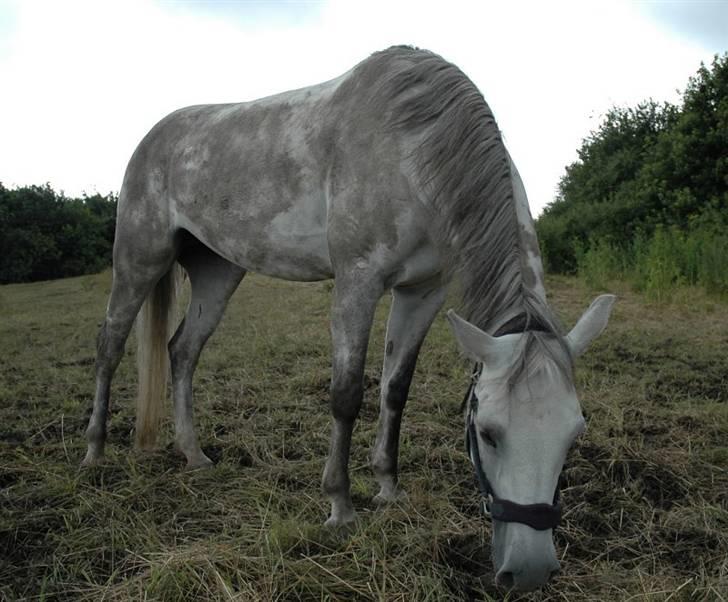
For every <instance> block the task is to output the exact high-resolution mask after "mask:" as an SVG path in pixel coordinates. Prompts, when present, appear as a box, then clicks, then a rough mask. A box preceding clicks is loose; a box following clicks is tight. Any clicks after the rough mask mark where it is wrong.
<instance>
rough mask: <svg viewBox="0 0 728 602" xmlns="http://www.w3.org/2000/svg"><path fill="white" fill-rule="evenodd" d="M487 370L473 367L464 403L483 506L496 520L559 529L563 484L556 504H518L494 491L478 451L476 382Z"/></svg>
mask: <svg viewBox="0 0 728 602" xmlns="http://www.w3.org/2000/svg"><path fill="white" fill-rule="evenodd" d="M482 370H483V366H482V364H475V366H474V367H473V378H472V380H471V382H470V387H469V388H468V392H467V393H466V394H465V399H464V400H463V401H464V403H466V404H468V426H467V430H466V434H465V446H466V449H467V451H468V456H470V461H471V462H472V463H473V468H474V469H475V478H476V480H477V482H478V489H479V490H480V495H481V496H482V497H483V500H482V501H481V507H482V509H483V513H484V514H485V515H486V516H490V517H491V518H492V519H493V520H499V521H502V522H505V523H523V524H524V525H528V526H529V527H533V528H534V529H536V530H538V531H544V530H546V529H555V528H556V527H557V526H558V525H559V523H560V522H561V503H560V501H559V487H558V485H557V486H556V491H555V493H554V501H553V503H552V504H517V503H516V502H511V501H510V500H505V499H503V498H499V497H498V496H497V495H496V494H495V492H494V491H493V486H492V485H491V484H490V481H489V480H488V477H487V476H486V474H485V471H484V470H483V465H482V463H481V462H480V453H479V451H478V436H477V434H476V431H475V413H476V412H477V411H478V398H477V396H476V395H475V383H476V382H478V378H479V377H480V373H481V372H482Z"/></svg>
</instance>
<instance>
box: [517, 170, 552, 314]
mask: <svg viewBox="0 0 728 602" xmlns="http://www.w3.org/2000/svg"><path fill="white" fill-rule="evenodd" d="M511 178H512V180H513V201H514V203H515V205H516V216H517V218H518V239H519V243H520V245H521V251H522V254H523V255H522V261H523V265H522V271H523V279H524V286H525V287H526V288H527V289H529V290H530V291H532V292H533V293H534V294H535V295H536V296H537V297H539V298H540V299H541V300H542V301H543V302H544V303H546V289H545V288H544V274H543V264H542V263H541V251H540V250H539V248H538V238H537V237H536V228H535V227H534V225H533V218H532V217H531V210H530V209H529V207H528V197H526V189H525V187H524V186H523V181H522V180H521V176H520V174H519V173H518V170H517V169H516V166H515V164H514V163H513V160H512V159H511Z"/></svg>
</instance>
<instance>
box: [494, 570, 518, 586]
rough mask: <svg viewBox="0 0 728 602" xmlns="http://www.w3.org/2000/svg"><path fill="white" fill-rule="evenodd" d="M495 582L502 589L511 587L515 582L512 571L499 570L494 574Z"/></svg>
mask: <svg viewBox="0 0 728 602" xmlns="http://www.w3.org/2000/svg"><path fill="white" fill-rule="evenodd" d="M495 582H496V583H497V584H498V585H499V586H500V587H502V588H504V589H512V588H513V585H514V584H515V580H514V579H513V573H511V572H510V571H505V572H500V573H498V574H497V575H496V577H495Z"/></svg>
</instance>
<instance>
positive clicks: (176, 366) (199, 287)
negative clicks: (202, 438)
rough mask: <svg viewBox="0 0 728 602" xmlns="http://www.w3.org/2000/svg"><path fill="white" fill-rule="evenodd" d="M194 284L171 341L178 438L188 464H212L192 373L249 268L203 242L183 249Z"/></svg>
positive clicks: (179, 447) (192, 466)
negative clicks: (195, 411)
mask: <svg viewBox="0 0 728 602" xmlns="http://www.w3.org/2000/svg"><path fill="white" fill-rule="evenodd" d="M178 261H179V262H180V264H182V266H183V267H184V268H185V270H186V271H187V274H188V276H189V278H190V284H191V285H192V295H191V298H190V304H189V307H188V309H187V315H186V316H185V319H184V320H183V322H182V324H180V326H179V328H178V329H177V332H176V333H175V335H174V337H172V340H171V341H170V343H169V357H170V363H171V366H172V386H173V393H174V426H175V441H176V445H177V449H179V450H180V451H181V452H182V453H183V454H184V455H185V457H186V458H187V467H188V468H202V467H205V466H210V465H211V464H212V462H211V461H210V459H209V458H208V457H207V456H206V455H205V454H204V452H203V451H202V449H201V448H200V444H199V442H198V440H197V434H196V433H195V427H194V423H193V419H192V376H193V374H194V371H195V367H196V366H197V360H198V359H199V357H200V353H201V352H202V348H203V346H204V345H205V343H206V342H207V339H208V338H209V337H210V335H211V334H212V333H213V331H214V330H215V328H216V327H217V325H218V323H219V322H220V319H221V318H222V315H223V313H224V311H225V307H226V306H227V302H228V300H229V299H230V296H231V295H232V294H233V292H235V289H236V288H237V287H238V285H239V284H240V281H241V280H242V278H243V276H244V275H245V270H244V269H242V268H240V267H238V266H236V265H234V264H232V263H230V262H229V261H227V260H225V259H223V258H222V257H220V256H219V255H217V254H216V253H214V252H212V251H210V250H209V249H207V248H206V247H203V246H202V245H199V246H195V248H194V250H192V249H190V250H188V251H187V252H184V253H182V255H181V256H180V258H179V260H178Z"/></svg>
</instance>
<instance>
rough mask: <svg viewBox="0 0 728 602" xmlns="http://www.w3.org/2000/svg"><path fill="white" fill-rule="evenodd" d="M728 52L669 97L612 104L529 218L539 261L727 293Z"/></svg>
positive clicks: (644, 284) (602, 276)
mask: <svg viewBox="0 0 728 602" xmlns="http://www.w3.org/2000/svg"><path fill="white" fill-rule="evenodd" d="M726 225H728V54H726V55H724V56H717V55H716V56H715V57H714V59H713V61H712V64H711V65H708V66H706V65H704V64H701V66H700V69H698V71H697V73H696V74H695V75H694V76H693V77H691V78H690V79H689V81H688V83H687V86H686V88H685V90H684V91H683V93H682V99H681V102H680V103H679V104H678V105H673V104H670V103H658V102H655V101H653V100H648V101H645V102H642V103H640V104H639V105H637V106H636V107H627V108H624V107H615V108H612V109H611V110H610V111H609V112H608V113H607V114H606V116H605V117H604V118H603V120H602V122H601V124H600V125H599V127H598V128H597V129H596V130H595V131H593V132H592V133H591V134H590V135H589V136H588V137H587V138H586V139H585V140H583V142H582V145H581V148H580V149H579V150H578V159H577V161H575V162H574V163H572V164H571V165H569V166H568V167H567V168H566V173H565V175H564V176H563V178H562V179H561V181H560V183H559V185H558V193H557V197H556V199H555V200H554V201H553V202H552V203H551V204H550V205H548V206H547V208H546V209H545V210H544V212H543V214H542V215H541V216H540V217H539V219H538V220H537V223H536V227H537V231H538V235H539V240H540V243H541V250H542V254H543V257H544V261H545V264H546V266H547V269H548V270H550V271H553V272H559V273H580V274H582V275H583V276H585V277H586V278H587V279H588V280H591V281H592V283H593V284H596V285H599V286H601V285H603V284H604V282H605V281H606V280H608V279H609V278H612V277H622V278H623V277H627V278H628V279H631V280H632V281H633V283H634V284H635V285H637V287H638V288H644V289H647V290H648V291H649V290H654V291H656V292H657V293H658V294H659V292H660V291H664V290H666V289H667V288H669V287H670V286H674V285H675V284H683V283H684V284H699V285H704V286H705V287H706V288H708V289H711V290H717V291H720V292H728V236H727V234H726V233H727V232H728V230H727V229H726Z"/></svg>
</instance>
